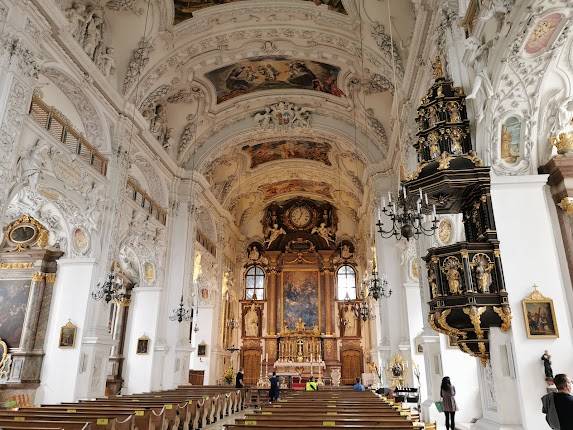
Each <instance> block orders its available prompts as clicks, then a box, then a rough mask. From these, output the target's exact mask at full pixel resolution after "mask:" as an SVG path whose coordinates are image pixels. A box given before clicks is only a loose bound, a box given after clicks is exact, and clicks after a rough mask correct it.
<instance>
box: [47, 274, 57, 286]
mask: <svg viewBox="0 0 573 430" xmlns="http://www.w3.org/2000/svg"><path fill="white" fill-rule="evenodd" d="M46 282H47V283H48V284H53V283H54V282H56V274H55V273H46Z"/></svg>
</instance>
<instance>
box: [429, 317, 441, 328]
mask: <svg viewBox="0 0 573 430" xmlns="http://www.w3.org/2000/svg"><path fill="white" fill-rule="evenodd" d="M428 324H429V325H430V327H432V328H433V329H434V331H437V332H441V331H442V330H440V329H439V328H438V326H437V325H436V315H434V314H429V315H428Z"/></svg>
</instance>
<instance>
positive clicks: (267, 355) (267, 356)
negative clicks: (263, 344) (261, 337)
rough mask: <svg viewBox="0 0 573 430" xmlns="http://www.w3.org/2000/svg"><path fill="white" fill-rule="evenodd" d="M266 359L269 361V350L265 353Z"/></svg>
mask: <svg viewBox="0 0 573 430" xmlns="http://www.w3.org/2000/svg"><path fill="white" fill-rule="evenodd" d="M265 360H266V361H269V353H268V352H267V353H266V354H265Z"/></svg>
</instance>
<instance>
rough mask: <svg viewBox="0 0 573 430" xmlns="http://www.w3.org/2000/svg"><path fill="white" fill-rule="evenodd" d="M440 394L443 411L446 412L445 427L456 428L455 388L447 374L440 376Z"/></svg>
mask: <svg viewBox="0 0 573 430" xmlns="http://www.w3.org/2000/svg"><path fill="white" fill-rule="evenodd" d="M440 396H441V397H442V404H443V406H444V413H445V414H446V429H447V430H450V429H451V430H456V422H455V416H456V411H457V410H458V405H457V404H456V398H455V396H456V388H455V387H454V386H453V385H452V383H451V381H450V377H449V376H444V377H443V378H442V385H441V387H440Z"/></svg>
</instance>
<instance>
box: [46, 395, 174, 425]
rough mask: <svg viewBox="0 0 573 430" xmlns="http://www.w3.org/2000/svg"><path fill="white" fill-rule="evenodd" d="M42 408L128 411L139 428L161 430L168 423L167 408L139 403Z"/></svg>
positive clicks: (112, 411)
mask: <svg viewBox="0 0 573 430" xmlns="http://www.w3.org/2000/svg"><path fill="white" fill-rule="evenodd" d="M42 410H47V411H67V412H71V411H73V412H74V413H76V414H82V413H86V412H89V413H99V414H106V413H114V412H119V413H126V414H132V415H133V417H134V418H133V419H134V422H135V427H136V428H137V429H138V430H142V429H147V430H161V429H163V427H164V426H165V425H166V423H167V420H166V419H165V410H164V408H163V407H161V408H146V407H142V406H140V405H139V404H137V405H133V406H131V407H129V405H121V404H118V405H104V404H99V403H96V402H89V401H87V402H80V403H62V404H59V405H43V406H42Z"/></svg>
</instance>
